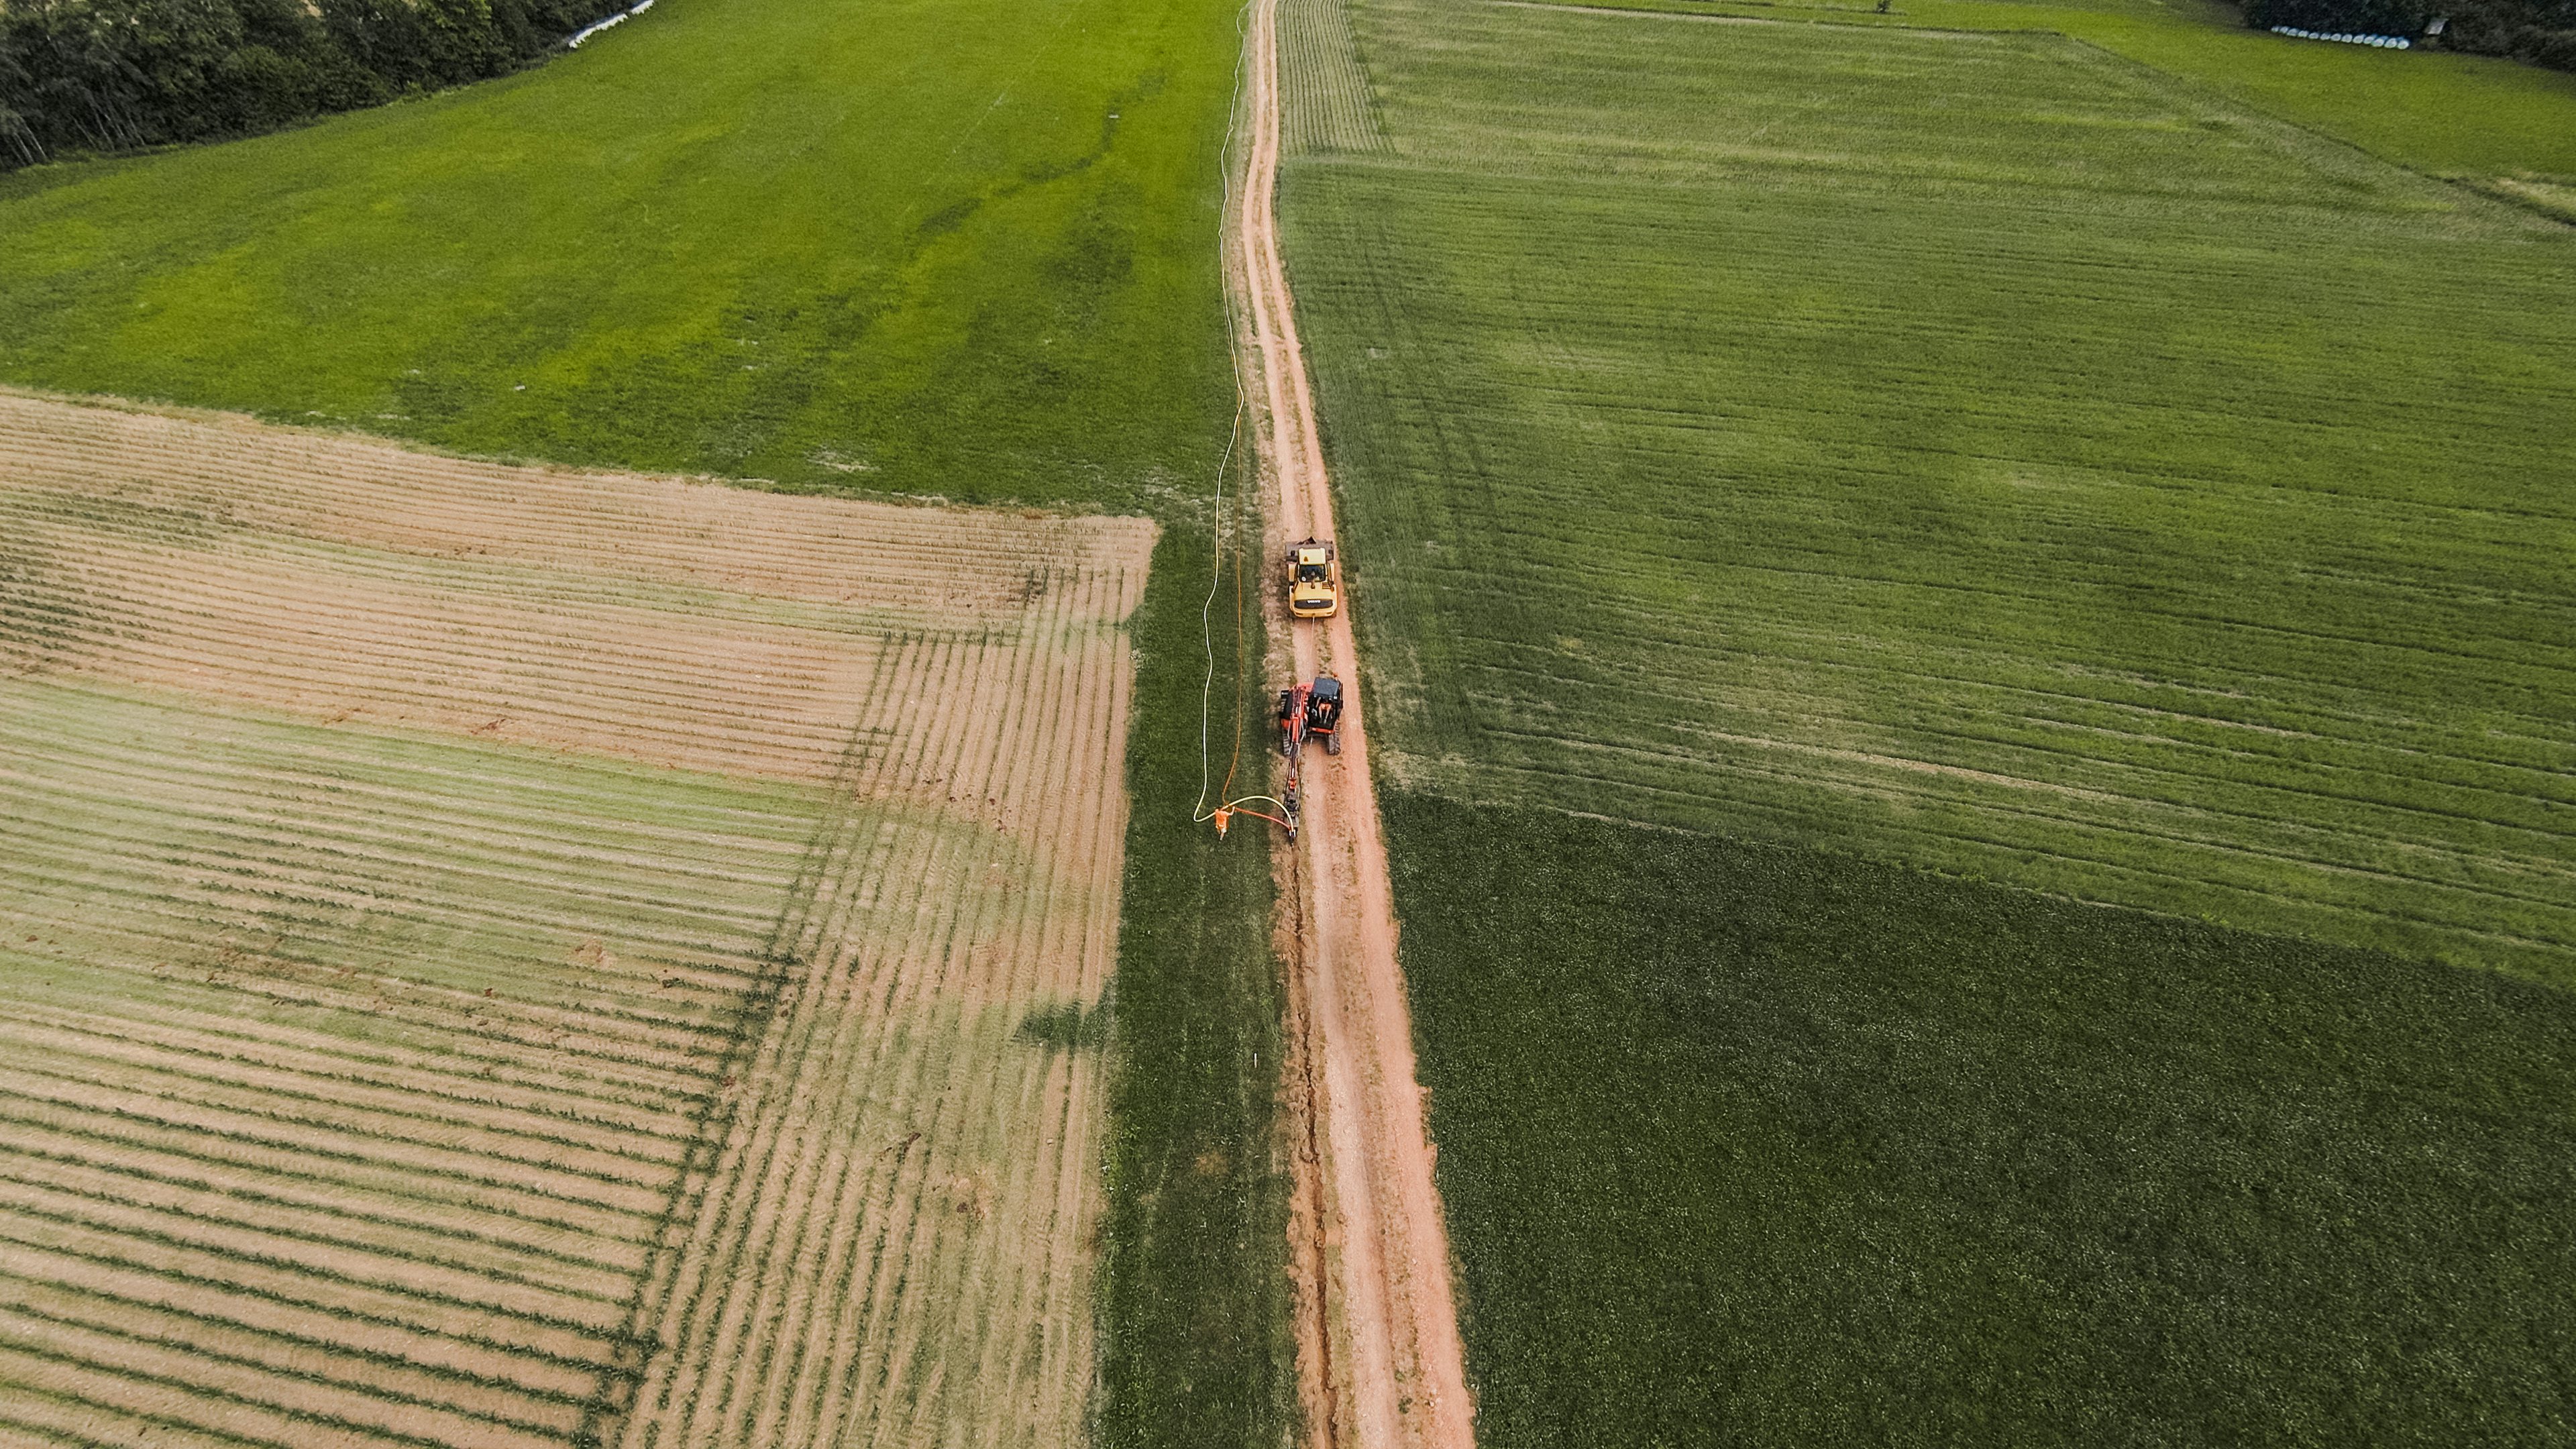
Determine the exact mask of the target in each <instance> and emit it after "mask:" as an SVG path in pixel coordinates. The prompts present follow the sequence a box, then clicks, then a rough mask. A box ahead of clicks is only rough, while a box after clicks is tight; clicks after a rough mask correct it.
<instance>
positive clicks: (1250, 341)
mask: <svg viewBox="0 0 2576 1449" xmlns="http://www.w3.org/2000/svg"><path fill="white" fill-rule="evenodd" d="M1278 8H1279V0H1251V9H1250V12H1249V19H1250V25H1249V28H1248V33H1247V35H1246V38H1245V42H1246V46H1247V53H1246V57H1245V61H1246V64H1245V73H1246V88H1247V99H1248V101H1249V104H1248V105H1247V107H1246V108H1245V110H1246V114H1245V116H1244V118H1243V124H1244V126H1245V128H1246V131H1247V134H1246V135H1245V137H1244V138H1243V139H1244V140H1245V142H1246V144H1245V146H1244V148H1243V156H1244V165H1243V173H1242V176H1241V183H1242V184H1241V187H1240V189H1239V190H1238V191H1237V193H1236V197H1237V202H1236V207H1235V246H1234V248H1233V249H1232V250H1233V256H1232V258H1231V261H1232V266H1231V267H1230V268H1229V270H1230V271H1232V272H1233V277H1232V281H1233V283H1234V285H1235V287H1236V289H1237V294H1238V295H1239V296H1240V297H1241V298H1242V300H1243V302H1244V309H1243V310H1244V314H1245V315H1244V317H1243V318H1242V322H1243V325H1242V326H1240V327H1238V329H1237V331H1238V337H1239V346H1240V347H1241V349H1242V351H1243V353H1244V371H1245V374H1246V385H1247V390H1248V391H1249V392H1250V394H1251V397H1252V401H1253V405H1254V409H1255V411H1256V413H1259V414H1262V415H1263V416H1262V418H1261V429H1260V432H1261V437H1262V441H1263V456H1264V460H1265V462H1266V463H1267V465H1268V472H1269V474H1270V479H1271V485H1272V487H1273V489H1274V494H1273V506H1272V508H1271V510H1270V535H1269V540H1268V541H1269V545H1270V546H1269V548H1267V549H1266V550H1265V554H1266V560H1276V559H1278V558H1279V557H1281V555H1282V552H1283V551H1284V549H1285V547H1286V545H1287V543H1288V541H1290V540H1293V539H1299V538H1305V537H1307V536H1309V535H1314V536H1318V537H1324V538H1331V537H1333V498H1332V490H1331V487H1330V484H1329V482H1328V480H1327V478H1326V476H1325V471H1324V449H1323V442H1322V440H1321V438H1320V437H1319V436H1318V434H1317V432H1316V429H1315V407H1314V398H1313V394H1312V391H1311V390H1310V388H1309V386H1308V383H1307V377H1306V364H1305V359H1304V356H1303V354H1302V353H1301V352H1300V351H1299V348H1298V345H1297V321H1296V315H1295V311H1294V308H1293V306H1292V304H1291V300H1290V297H1289V294H1288V280H1287V275H1286V271H1285V269H1284V268H1283V267H1282V265H1281V263H1280V257H1279V237H1278V230H1277V227H1276V225H1275V223H1274V219H1273V213H1272V209H1271V202H1272V195H1273V192H1274V190H1275V187H1276V183H1277V179H1278V171H1279V53H1278ZM1262 580H1263V584H1264V589H1265V593H1266V594H1267V595H1268V597H1269V600H1270V602H1269V605H1268V607H1269V609H1270V617H1271V624H1272V629H1273V634H1274V637H1278V636H1279V635H1282V634H1284V635H1285V636H1286V637H1287V638H1288V640H1289V651H1288V652H1289V654H1290V656H1291V658H1290V660H1289V661H1288V662H1289V663H1290V664H1291V666H1292V667H1293V668H1294V670H1295V673H1296V677H1298V678H1300V679H1311V678H1313V677H1314V676H1315V675H1316V674H1317V673H1319V672H1324V671H1326V670H1329V671H1330V672H1331V673H1333V674H1335V675H1336V676H1338V677H1340V678H1341V679H1343V680H1345V681H1347V682H1348V697H1349V699H1350V703H1349V705H1348V706H1347V707H1346V709H1345V711H1344V713H1343V717H1342V725H1341V730H1340V733H1341V737H1342V741H1343V744H1342V753H1341V754H1340V755H1339V756H1338V757H1328V756H1326V755H1324V754H1323V752H1322V751H1321V750H1320V749H1315V750H1310V751H1309V756H1310V758H1309V760H1308V762H1307V767H1306V771H1305V799H1304V802H1303V803H1304V815H1305V827H1304V829H1303V830H1302V831H1301V832H1300V833H1299V836H1298V841H1297V845H1296V847H1295V849H1294V850H1293V851H1291V852H1289V853H1288V854H1289V857H1290V859H1289V862H1288V863H1287V865H1286V866H1285V868H1284V870H1283V876H1284V877H1285V879H1284V880H1283V884H1284V885H1286V886H1287V887H1288V889H1286V890H1283V892H1282V895H1283V898H1284V902H1283V905H1284V909H1285V910H1286V912H1287V913H1288V915H1289V920H1288V921H1287V922H1286V925H1287V928H1288V929H1287V930H1286V931H1284V932H1283V935H1284V936H1285V937H1286V938H1287V940H1286V942H1285V945H1286V949H1287V951H1288V953H1289V955H1290V957H1291V962H1290V964H1291V968H1292V970H1293V972H1294V973H1295V975H1294V979H1293V980H1292V982H1291V986H1292V991H1291V1014H1292V1018H1293V1020H1292V1032H1293V1033H1294V1035H1295V1037H1296V1040H1295V1041H1294V1043H1293V1044H1292V1045H1293V1046H1294V1047H1295V1048H1297V1055H1296V1057H1295V1059H1293V1060H1292V1062H1291V1063H1290V1070H1289V1074H1288V1075H1289V1082H1290V1091H1289V1096H1290V1108H1291V1118H1292V1122H1293V1123H1294V1124H1295V1125H1294V1127H1293V1128H1292V1131H1293V1132H1295V1133H1296V1134H1297V1135H1298V1137H1299V1138H1300V1141H1299V1145H1298V1150H1297V1152H1296V1154H1295V1160H1296V1172H1297V1177H1298V1182H1297V1201H1298V1209H1297V1212H1296V1214H1295V1223H1294V1230H1295V1231H1297V1232H1298V1234H1299V1235H1300V1241H1299V1242H1298V1243H1297V1244H1295V1245H1294V1246H1295V1247H1296V1249H1297V1252H1296V1263H1297V1271H1298V1277H1299V1279H1300V1281H1299V1292H1300V1296H1301V1300H1302V1301H1301V1303H1300V1305H1299V1306H1300V1314H1299V1332H1298V1374H1299V1379H1300V1382H1301V1389H1302V1396H1303V1399H1304V1402H1305V1405H1306V1410H1307V1419H1308V1424H1307V1444H1308V1445H1309V1446H1310V1449H1472V1446H1473V1445H1474V1443H1475V1432H1474V1425H1475V1406H1474V1403H1473V1401H1472V1400H1471V1399H1470V1397H1469V1396H1468V1392H1467V1378H1466V1368H1465V1359H1464V1355H1463V1353H1462V1351H1461V1349H1460V1346H1459V1340H1458V1314H1457V1304H1456V1298H1455V1295H1454V1291H1453V1289H1452V1287H1451V1284H1450V1260H1449V1234H1448V1228H1447V1224H1446V1221H1445V1220H1444V1218H1443V1217H1442V1214H1441V1209H1440V1194H1439V1190H1438V1188H1437V1186H1436V1185H1435V1184H1434V1182H1433V1180H1432V1147H1431V1143H1430V1139H1429V1137H1428V1135H1427V1134H1426V1132H1425V1131H1424V1126H1423V1104H1422V1089H1421V1087H1420V1086H1419V1085H1418V1084H1417V1083H1416V1081H1415V1080H1414V1071H1413V1024H1412V1018H1411V1013H1410V1008H1409V1007H1408V1005H1407V1000H1406V996H1405V990H1404V976H1403V973H1402V971H1401V970H1400V969H1399V968H1398V966H1397V964H1396V953H1395V940H1396V927H1395V901H1394V893H1393V891H1392V889H1391V887H1390V886H1389V883H1388V879H1387V868H1386V845H1385V841H1384V840H1383V839H1382V838H1381V836H1380V834H1379V828H1378V813H1377V792H1376V789H1375V787H1374V785H1373V784H1372V783H1371V780H1370V776H1369V746H1368V728H1367V724H1368V717H1367V698H1366V694H1365V692H1364V691H1363V690H1362V689H1361V687H1360V684H1361V682H1360V680H1359V652H1358V649H1357V648H1356V646H1355V645H1354V643H1353V641H1352V635H1351V621H1350V612H1349V606H1346V607H1345V608H1344V610H1343V611H1342V613H1340V614H1339V615H1337V616H1335V617H1334V618H1332V619H1330V620H1326V621H1323V622H1320V623H1318V622H1312V621H1304V622H1298V621H1291V620H1290V619H1289V618H1288V617H1287V613H1286V608H1285V605H1284V600H1283V599H1282V598H1281V597H1280V588H1279V575H1278V574H1277V573H1276V572H1275V569H1274V567H1265V568H1264V570H1263V575H1262ZM1354 603H1355V605H1356V606H1357V607H1362V608H1365V607H1366V606H1367V604H1366V600H1364V599H1360V600H1356V601H1354Z"/></svg>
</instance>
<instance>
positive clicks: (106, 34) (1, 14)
mask: <svg viewBox="0 0 2576 1449" xmlns="http://www.w3.org/2000/svg"><path fill="white" fill-rule="evenodd" d="M629 3H631V0H312V3H309V4H308V3H306V0H0V170H7V169H12V168H15V167H19V166H26V165H33V164H36V163H39V162H43V161H48V160H53V159H57V158H60V157H63V156H66V155H77V154H81V153H85V152H111V151H131V150H138V149H141V148H143V147H147V146H160V145H168V144H172V143H175V142H188V141H215V140H224V139H227V138H231V137H236V136H250V135H257V134H259V133H260V132H263V131H273V130H276V129H278V128H279V127H281V126H289V125H293V124H295V123H296V122H298V121H304V120H309V119H311V118H313V117H315V116H321V115H328V114H331V113H333V112H337V111H350V110H357V109H360V108H363V107H366V106H374V105H381V104H383V103H384V102H386V101H390V100H394V99H397V98H398V97H401V96H405V95H416V94H419V93H422V92H425V91H432V90H437V89H440V88H442V87H446V86H455V85H463V84H465V83H467V82H469V81H478V80H485V79H489V78H490V77H493V76H498V75H506V74H508V73H509V72H511V71H514V70H517V69H519V68H521V67H523V66H525V65H527V64H528V63H529V62H531V61H533V60H535V59H537V58H538V57H540V56H542V55H544V54H545V53H546V52H547V51H549V50H551V49H553V48H554V47H556V46H558V45H560V44H561V43H562V42H563V40H564V38H565V37H567V36H569V35H571V34H572V33H573V32H575V31H577V30H579V29H580V28H581V27H583V26H584V25H587V24H589V23H591V22H592V21H595V20H599V19H603V18H605V17H606V16H608V15H611V14H614V13H616V12H617V11H619V10H622V9H625V8H626V7H627V5H628V4H629Z"/></svg>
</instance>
